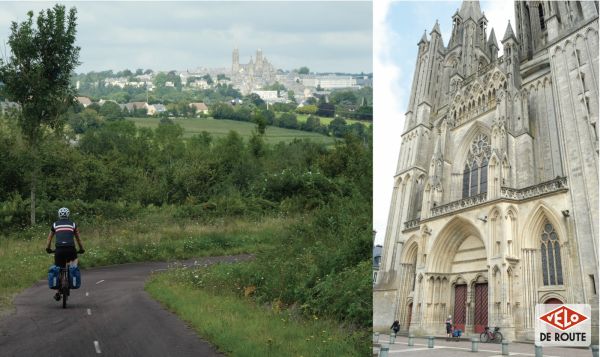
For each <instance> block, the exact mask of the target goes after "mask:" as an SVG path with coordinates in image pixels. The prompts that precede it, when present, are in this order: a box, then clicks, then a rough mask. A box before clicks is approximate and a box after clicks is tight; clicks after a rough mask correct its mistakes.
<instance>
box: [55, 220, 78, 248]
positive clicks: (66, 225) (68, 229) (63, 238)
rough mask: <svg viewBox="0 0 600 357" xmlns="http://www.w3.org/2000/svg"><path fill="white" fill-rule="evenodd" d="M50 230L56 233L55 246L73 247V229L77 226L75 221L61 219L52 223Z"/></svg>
mask: <svg viewBox="0 0 600 357" xmlns="http://www.w3.org/2000/svg"><path fill="white" fill-rule="evenodd" d="M50 229H51V230H52V232H54V233H55V234H56V247H57V248H58V247H75V241H74V240H73V237H74V236H75V231H76V230H77V226H76V225H75V222H73V221H70V220H68V219H61V220H58V221H56V222H54V223H52V228H50Z"/></svg>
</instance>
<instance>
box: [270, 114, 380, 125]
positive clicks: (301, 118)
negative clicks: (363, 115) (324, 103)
mask: <svg viewBox="0 0 600 357" xmlns="http://www.w3.org/2000/svg"><path fill="white" fill-rule="evenodd" d="M281 114H283V113H281V112H277V113H276V115H277V117H278V118H279V117H280V116H281ZM294 114H295V115H296V119H298V123H306V118H308V114H298V113H294ZM319 120H320V121H321V125H329V123H331V121H332V120H333V118H326V117H319ZM344 120H345V121H346V124H348V125H350V124H354V123H362V124H364V125H366V126H368V125H369V124H370V122H368V121H361V120H355V119H346V118H344Z"/></svg>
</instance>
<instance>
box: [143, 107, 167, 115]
mask: <svg viewBox="0 0 600 357" xmlns="http://www.w3.org/2000/svg"><path fill="white" fill-rule="evenodd" d="M147 109H148V113H147V114H148V115H156V114H160V113H164V112H166V111H167V108H166V107H165V106H164V105H163V104H150V105H148V106H147Z"/></svg>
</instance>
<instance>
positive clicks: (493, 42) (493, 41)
mask: <svg viewBox="0 0 600 357" xmlns="http://www.w3.org/2000/svg"><path fill="white" fill-rule="evenodd" d="M487 44H488V47H489V46H496V48H499V47H498V41H496V33H495V32H494V29H493V28H492V32H490V39H489V40H488V43H487Z"/></svg>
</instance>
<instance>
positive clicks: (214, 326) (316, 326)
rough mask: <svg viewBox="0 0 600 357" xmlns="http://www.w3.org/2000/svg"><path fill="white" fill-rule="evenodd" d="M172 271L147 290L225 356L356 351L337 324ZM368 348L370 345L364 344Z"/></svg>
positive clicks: (351, 353) (156, 277)
mask: <svg viewBox="0 0 600 357" xmlns="http://www.w3.org/2000/svg"><path fill="white" fill-rule="evenodd" d="M177 274H178V272H177V271H171V272H168V273H164V274H156V275H153V277H152V278H151V280H150V282H149V283H148V284H147V285H146V290H147V291H148V292H149V293H150V295H152V296H153V297H154V298H155V299H157V300H158V301H160V302H161V303H162V304H163V305H164V306H166V307H167V308H168V309H169V310H171V311H173V312H174V313H176V314H177V315H178V316H179V317H180V318H182V319H184V320H186V321H187V322H188V323H190V324H191V325H192V327H193V328H194V329H195V330H196V331H197V332H198V334H200V335H201V336H202V337H203V338H205V339H207V340H208V341H210V342H211V343H212V344H213V345H215V346H217V347H218V348H219V350H221V351H223V352H225V353H226V354H227V355H230V356H243V357H254V356H256V357H270V356H294V357H299V356H305V357H308V356H311V357H312V356H360V355H364V351H363V352H362V353H361V352H359V351H356V350H355V349H354V347H353V346H356V342H354V343H352V342H351V341H350V339H352V338H353V337H352V335H351V334H350V333H349V332H348V331H346V330H343V329H341V328H340V327H339V326H338V325H339V324H338V323H336V322H333V321H325V320H320V319H317V318H314V319H311V320H307V319H302V318H300V317H298V316H296V315H294V314H293V313H290V312H289V311H285V310H284V311H277V310H276V309H271V308H266V307H263V306H258V305H256V304H254V303H253V302H251V301H250V300H249V299H245V298H239V297H236V296H233V295H231V294H227V293H222V294H214V293H210V292H207V291H204V290H201V289H197V288H194V287H192V286H188V285H187V284H185V283H183V282H178V281H177V277H176V275H177ZM369 348H370V347H369Z"/></svg>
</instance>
